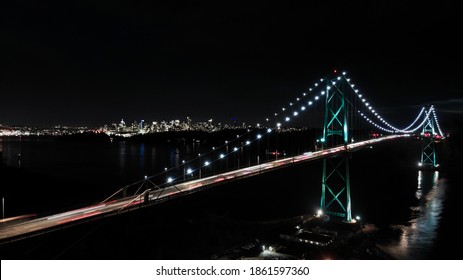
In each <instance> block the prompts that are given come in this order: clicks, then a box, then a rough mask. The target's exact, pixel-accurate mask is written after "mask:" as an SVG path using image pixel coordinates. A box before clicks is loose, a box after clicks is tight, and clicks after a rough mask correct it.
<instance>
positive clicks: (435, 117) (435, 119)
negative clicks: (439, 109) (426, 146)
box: [431, 106, 444, 138]
mask: <svg viewBox="0 0 463 280" xmlns="http://www.w3.org/2000/svg"><path fill="white" fill-rule="evenodd" d="M431 110H432V115H433V117H434V121H435V122H436V125H437V130H439V133H440V136H442V138H444V133H442V130H441V128H440V125H439V120H437V115H436V110H435V109H434V107H433V106H431Z"/></svg>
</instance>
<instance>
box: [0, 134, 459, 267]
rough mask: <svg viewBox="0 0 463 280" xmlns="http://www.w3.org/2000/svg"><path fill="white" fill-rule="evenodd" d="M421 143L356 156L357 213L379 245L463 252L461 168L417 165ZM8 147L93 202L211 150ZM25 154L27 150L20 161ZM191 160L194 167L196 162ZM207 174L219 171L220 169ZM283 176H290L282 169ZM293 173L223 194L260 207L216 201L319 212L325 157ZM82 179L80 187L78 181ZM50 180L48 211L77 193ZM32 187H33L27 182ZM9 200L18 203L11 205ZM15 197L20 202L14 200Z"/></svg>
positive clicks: (237, 212)
mask: <svg viewBox="0 0 463 280" xmlns="http://www.w3.org/2000/svg"><path fill="white" fill-rule="evenodd" d="M420 145H421V144H420V143H419V142H417V141H415V140H405V141H400V142H398V143H385V144H380V145H378V146H377V147H375V148H373V149H367V150H362V151H359V152H356V153H354V154H353V156H352V159H351V185H352V203H353V215H354V216H356V215H359V216H361V219H362V221H363V222H364V223H370V224H374V225H375V226H376V227H377V228H379V237H378V243H379V244H380V246H381V248H383V249H384V250H385V251H386V252H388V253H389V254H390V255H391V256H393V257H395V258H398V259H435V258H439V259H442V258H443V259H447V258H448V259H452V258H462V253H460V250H459V249H461V246H460V245H459V243H458V242H459V236H458V234H457V233H456V228H457V227H458V226H457V222H458V210H457V209H458V208H459V207H458V203H459V201H458V195H459V194H460V193H461V190H459V187H460V186H461V183H462V180H461V179H460V177H459V175H460V174H458V173H459V172H460V170H459V168H458V167H457V168H455V166H452V164H445V162H441V165H442V166H443V168H442V169H441V170H440V171H431V170H429V171H419V170H417V168H416V164H417V162H418V159H419V156H420V154H419V153H420V147H421V146H420ZM2 146H3V162H4V163H5V164H6V165H7V166H14V167H16V166H18V165H19V164H20V165H21V169H24V170H27V171H28V172H30V173H31V174H38V175H40V176H43V178H45V179H47V180H50V181H59V182H63V181H64V182H66V181H69V182H73V183H72V184H71V185H72V192H73V193H75V198H76V199H75V200H85V199H87V200H90V201H93V200H98V199H100V198H101V199H102V198H105V197H106V196H108V195H110V194H111V193H113V192H114V191H116V190H118V189H119V188H120V187H121V186H123V185H125V184H129V183H131V182H134V181H136V180H139V179H141V178H143V176H144V175H152V174H156V173H159V172H162V171H163V170H164V168H166V167H167V168H172V167H173V169H172V171H171V172H170V173H169V174H170V175H172V176H176V177H177V178H182V173H183V172H184V170H182V168H177V169H176V168H175V167H176V166H179V165H180V164H181V162H182V160H185V161H187V162H188V161H189V160H190V159H192V158H194V157H195V156H196V155H197V154H198V153H202V154H204V153H205V152H206V151H209V150H210V149H211V147H208V146H207V145H202V146H201V145H199V144H196V143H191V144H185V143H181V144H177V143H161V144H159V143H157V144H153V143H133V142H129V141H124V142H116V141H115V142H103V143H101V142H85V143H82V142H66V141H58V140H56V139H54V138H41V139H34V138H31V139H27V138H26V139H24V138H23V139H18V138H6V139H3V143H2ZM440 150H442V149H441V148H440ZM440 150H439V153H440V159H441V160H442V161H444V160H445V154H446V151H445V150H444V151H442V152H441V151H440ZM18 154H21V157H20V163H19V159H18ZM214 156H217V155H214ZM249 157H251V155H249ZM230 160H231V161H230V162H229V164H230V165H232V164H233V163H235V164H236V163H237V160H236V158H235V159H233V160H232V159H230ZM243 163H246V154H244V155H243V157H242V158H241V165H243ZM219 164H220V165H219ZM190 165H191V166H193V165H194V162H191V163H190ZM214 168H216V171H217V170H219V169H224V168H225V166H224V163H223V162H221V163H217V164H216V167H214ZM204 172H206V174H207V172H209V174H210V173H212V172H213V167H211V168H210V169H209V170H208V171H207V170H205V171H204ZM279 174H280V175H278V176H281V177H284V176H285V175H284V173H282V172H280V173H279ZM288 174H291V177H289V178H285V179H281V180H280V181H278V180H275V179H263V181H262V182H259V181H258V179H255V181H254V182H253V184H254V185H256V184H258V185H260V186H255V188H256V190H257V191H256V192H251V191H250V192H249V194H247V191H245V190H243V189H241V190H239V192H240V193H239V194H237V193H234V194H233V195H231V196H229V195H222V196H221V195H218V196H217V197H218V198H219V199H229V200H236V201H242V202H243V203H244V204H245V203H246V200H248V202H249V201H251V202H249V203H252V204H253V205H254V206H253V207H254V208H253V210H252V211H249V210H242V208H240V207H238V205H239V203H217V204H214V205H209V206H208V207H209V208H211V207H219V208H220V207H221V208H224V207H225V208H226V207H228V208H229V209H227V210H225V211H227V212H231V213H232V214H230V215H232V216H234V217H235V218H236V217H238V218H239V219H248V220H250V221H254V220H271V219H276V218H282V217H289V216H291V215H297V214H307V213H313V212H314V211H315V210H316V209H317V206H318V203H319V192H320V180H321V162H314V163H309V164H306V165H304V166H303V167H299V169H297V171H293V172H289V173H288ZM170 175H169V176H170ZM162 176H163V177H162V178H159V180H164V179H165V177H164V176H167V175H162ZM256 180H257V181H256ZM265 180H267V181H265ZM75 182H77V183H78V184H77V185H78V187H75ZM10 184H11V183H10ZM248 185H249V184H248ZM50 186H53V188H51V189H47V186H41V188H42V191H41V192H40V193H39V194H38V195H39V196H43V197H44V200H46V201H47V207H48V208H50V209H48V208H47V209H45V210H51V209H53V206H54V203H53V201H51V202H50V199H48V200H47V199H45V198H46V197H54V201H56V199H62V198H63V197H67V196H70V192H71V190H69V189H66V185H62V188H60V187H58V188H57V187H56V185H53V184H50ZM265 186H268V187H267V188H266V187H265ZM11 187H12V186H6V188H11ZM29 187H30V188H32V187H33V186H26V188H29ZM6 188H5V189H6ZM267 190H268V193H265V194H263V195H262V199H259V198H258V197H256V196H258V194H257V195H256V193H260V194H262V193H264V192H266V191H267ZM38 199H41V198H38ZM9 201H12V203H10V204H8V202H9ZM15 201H16V202H18V203H17V205H14V204H15V203H13V202H15ZM69 201H72V200H69ZM256 201H257V202H256ZM72 202H73V203H76V201H72ZM20 205H21V203H20V202H19V200H18V199H17V198H14V197H10V200H7V208H6V211H7V213H15V214H21V209H17V208H21V206H20ZM16 206H17V207H16ZM15 207H16V208H15ZM60 207H62V205H60ZM39 209H41V208H39ZM449 250H450V251H449Z"/></svg>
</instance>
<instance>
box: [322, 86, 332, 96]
mask: <svg viewBox="0 0 463 280" xmlns="http://www.w3.org/2000/svg"><path fill="white" fill-rule="evenodd" d="M328 89H330V87H328ZM321 95H325V91H324V90H322V92H321Z"/></svg>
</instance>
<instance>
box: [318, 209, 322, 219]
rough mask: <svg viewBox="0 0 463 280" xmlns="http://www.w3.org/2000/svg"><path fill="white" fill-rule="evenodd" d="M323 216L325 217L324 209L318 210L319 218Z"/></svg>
mask: <svg viewBox="0 0 463 280" xmlns="http://www.w3.org/2000/svg"><path fill="white" fill-rule="evenodd" d="M321 216H323V211H322V209H318V210H317V217H321Z"/></svg>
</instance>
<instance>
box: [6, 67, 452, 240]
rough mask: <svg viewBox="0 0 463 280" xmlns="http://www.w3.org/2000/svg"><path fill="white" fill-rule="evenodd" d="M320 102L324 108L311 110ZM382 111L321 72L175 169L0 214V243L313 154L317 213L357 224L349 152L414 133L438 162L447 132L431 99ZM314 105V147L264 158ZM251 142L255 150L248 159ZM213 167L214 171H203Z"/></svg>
mask: <svg viewBox="0 0 463 280" xmlns="http://www.w3.org/2000/svg"><path fill="white" fill-rule="evenodd" d="M317 106H318V108H319V109H320V108H321V110H318V111H317V110H316V109H313V108H316V107H317ZM311 111H312V113H310V112H311ZM379 111H380V110H379V109H376V108H375V107H373V105H372V102H371V101H370V100H367V97H366V96H365V94H363V93H361V92H360V91H359V89H357V87H355V85H354V83H353V82H352V81H351V79H350V78H349V77H348V75H347V73H346V72H343V73H338V72H337V71H336V70H335V71H333V72H332V73H330V74H329V75H327V76H325V77H322V78H320V79H319V81H317V82H316V83H314V84H313V86H312V87H309V88H308V90H307V91H306V92H302V93H301V94H300V95H299V96H297V97H295V98H294V99H292V100H291V101H290V102H289V103H288V104H287V106H284V107H282V108H281V109H279V110H278V111H277V112H275V113H273V115H272V116H269V117H266V118H265V119H263V122H262V125H261V124H258V125H257V126H256V127H255V128H253V129H248V130H247V132H245V133H243V134H241V135H237V136H236V138H233V139H227V140H224V141H223V143H224V144H223V145H221V146H218V147H213V148H212V149H211V150H210V151H209V152H207V153H204V154H198V156H197V157H195V158H193V159H191V160H189V161H183V162H182V164H181V165H179V166H176V167H175V168H171V169H166V170H164V171H163V172H160V173H158V174H156V175H152V176H145V177H144V178H143V179H141V180H139V181H137V182H134V183H132V184H130V185H127V186H124V187H122V188H120V189H119V190H118V191H116V192H115V193H114V194H112V195H110V196H109V197H108V198H106V199H104V200H102V201H101V202H99V203H95V204H92V205H89V206H86V207H83V208H79V209H73V210H70V211H66V212H61V213H54V214H52V215H48V216H40V215H38V216H33V217H32V218H30V217H28V219H27V220H24V219H17V220H15V219H12V218H9V219H6V220H4V221H3V220H2V221H1V224H0V243H8V242H13V241H15V240H19V239H23V238H28V237H31V236H35V235H40V234H44V233H47V232H50V231H54V230H59V229H61V228H64V227H69V226H73V225H76V224H79V223H85V222H88V221H93V220H95V219H101V218H104V217H108V216H113V215H118V214H122V213H124V212H128V211H136V210H138V209H140V208H144V207H150V206H152V205H156V204H159V203H163V202H166V201H169V200H172V199H175V198H178V197H181V196H187V195H190V194H192V193H195V192H198V191H203V190H206V189H209V188H213V187H217V186H220V185H222V184H226V183H228V182H232V181H237V180H242V179H245V178H249V177H251V176H258V175H260V174H264V173H267V172H271V171H274V170H278V169H282V168H288V167H291V166H293V165H295V164H302V163H306V162H309V161H314V160H321V161H322V164H323V169H322V174H321V186H320V187H321V193H320V208H319V212H318V215H329V216H333V217H340V218H342V219H343V220H344V221H345V222H348V223H354V222H355V219H354V218H353V217H352V205H351V196H350V194H351V192H350V190H351V185H350V173H349V156H350V155H351V153H353V152H354V151H356V150H358V149H363V148H365V147H370V146H371V145H374V144H376V143H379V142H384V141H393V140H395V139H399V138H405V137H412V136H413V137H418V138H420V139H421V141H422V149H421V156H420V160H419V162H418V164H417V165H418V168H431V169H434V168H438V167H439V164H438V163H437V155H436V149H435V145H436V143H438V142H440V141H441V140H442V139H444V138H445V135H444V133H443V132H442V130H441V127H440V125H439V121H438V118H437V114H436V110H435V108H434V107H433V106H432V105H429V106H426V107H423V108H421V110H420V111H419V112H418V113H417V115H416V117H415V118H414V119H413V118H412V121H411V122H410V123H409V124H408V125H405V126H404V127H403V128H399V127H397V126H394V125H392V124H391V122H389V121H387V120H386V119H385V118H384V117H383V116H382V115H380V112H379ZM319 112H322V124H321V128H322V129H321V130H320V134H321V135H319V136H318V137H317V139H316V141H315V145H314V149H312V150H309V151H302V152H300V153H296V154H293V155H290V156H286V155H285V154H284V153H283V154H282V153H281V151H279V150H278V145H275V149H274V151H272V152H270V150H269V149H267V150H266V151H265V154H266V155H267V159H264V158H263V157H262V152H261V149H260V143H261V141H262V139H265V137H267V139H269V137H270V135H278V134H280V133H281V132H282V131H284V130H285V129H287V128H288V127H289V126H290V125H291V122H292V121H294V120H297V119H301V118H303V116H304V115H306V116H311V115H310V114H315V113H317V114H318V113H319ZM365 131H367V133H365ZM371 131H373V132H371ZM380 131H381V132H380ZM277 139H278V138H277ZM244 149H247V150H248V155H249V158H248V163H247V164H246V165H245V166H243V165H244V164H243V160H242V161H241V164H240V159H241V155H242V154H243V150H244ZM251 149H255V150H256V152H254V153H253V155H254V156H255V157H254V160H252V161H251V158H250V157H251V154H252V153H251V152H250V150H251ZM269 155H271V158H270V157H269ZM418 156H419V155H417V157H418ZM236 158H237V159H238V160H236ZM230 159H231V160H232V163H234V164H232V166H229V164H228V163H229V161H230ZM224 162H225V166H226V167H225V168H224V167H223V163H224ZM211 167H214V168H213V169H214V170H218V171H217V172H210V171H209V173H207V170H208V169H210V168H211ZM215 167H217V168H215ZM179 171H180V172H179ZM211 173H212V174H211Z"/></svg>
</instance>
